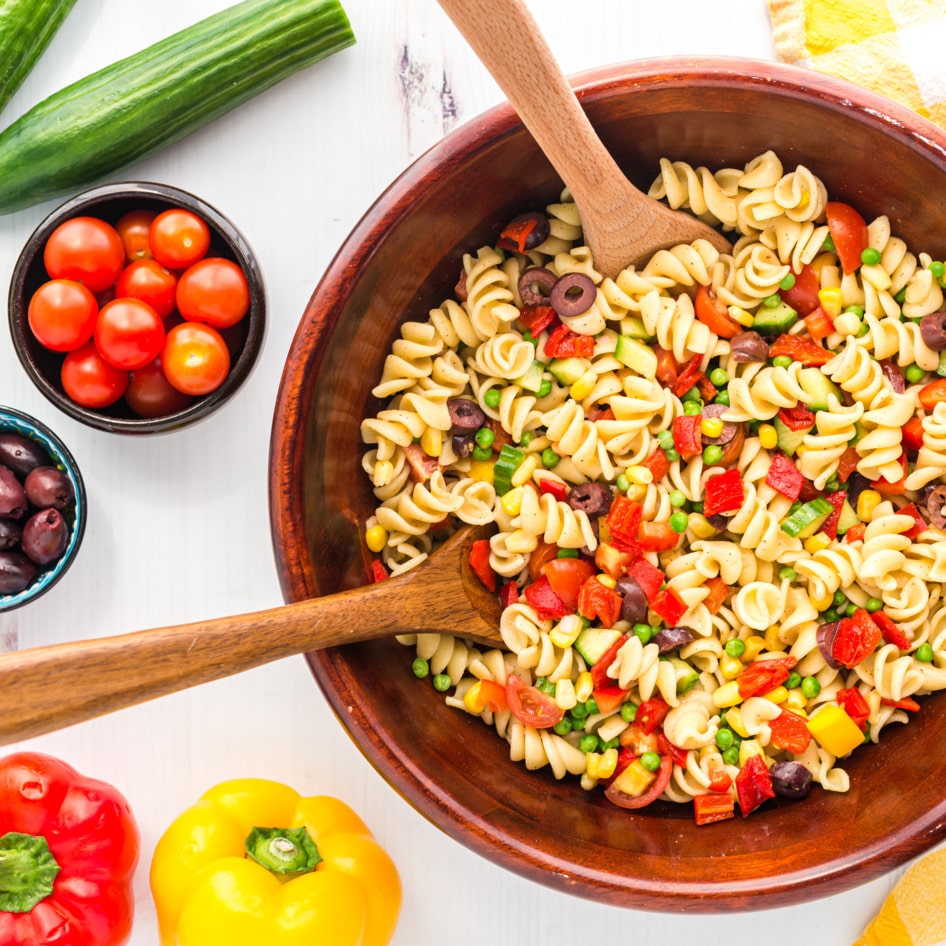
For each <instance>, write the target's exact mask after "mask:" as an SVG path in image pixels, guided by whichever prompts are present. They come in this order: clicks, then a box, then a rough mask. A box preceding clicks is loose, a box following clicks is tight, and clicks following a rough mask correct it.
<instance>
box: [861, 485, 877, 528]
mask: <svg viewBox="0 0 946 946" xmlns="http://www.w3.org/2000/svg"><path fill="white" fill-rule="evenodd" d="M881 499H882V497H881V495H880V493H878V492H877V490H876V489H865V490H864V491H863V492H862V493H861V495H860V496H858V497H857V518H858V519H860V520H861V522H870V519H871V516H873V514H874V510H875V509H876V508H877V507H878V506H879V505H880V502H881Z"/></svg>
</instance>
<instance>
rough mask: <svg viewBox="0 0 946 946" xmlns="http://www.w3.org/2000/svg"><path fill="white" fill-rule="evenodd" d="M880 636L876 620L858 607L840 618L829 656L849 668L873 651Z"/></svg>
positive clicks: (881, 635)
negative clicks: (848, 616) (851, 613)
mask: <svg viewBox="0 0 946 946" xmlns="http://www.w3.org/2000/svg"><path fill="white" fill-rule="evenodd" d="M882 637H883V634H882V633H881V630H880V628H879V627H878V625H877V622H876V621H875V620H874V619H873V618H872V617H871V615H870V614H869V613H868V611H867V610H866V609H865V608H858V609H857V610H856V611H855V612H854V614H853V615H852V616H851V617H850V618H842V620H841V623H840V625H838V632H837V634H835V636H834V644H833V645H832V647H831V656H832V658H834V661H835V663H839V664H840V665H841V666H842V667H847V668H848V670H851V669H853V668H854V667H856V666H857V665H858V664H859V663H860V662H861V661H862V660H863V659H864V658H865V657H867V656H868V655H869V654H872V653H873V652H874V650H875V648H876V647H877V645H878V644H879V643H880V641H881V638H882Z"/></svg>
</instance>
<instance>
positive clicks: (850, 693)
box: [835, 687, 870, 732]
mask: <svg viewBox="0 0 946 946" xmlns="http://www.w3.org/2000/svg"><path fill="white" fill-rule="evenodd" d="M835 700H836V701H837V704H838V706H840V707H841V709H843V710H844V712H845V713H847V715H848V716H850V717H851V719H853V720H854V722H855V723H856V724H857V728H858V729H860V730H861V732H863V731H864V730H865V729H866V728H867V718H868V717H869V716H870V706H868V705H867V700H865V699H864V694H863V693H861V691H860V690H858V688H857V687H849V688H848V689H846V690H838V692H837V693H836V694H835Z"/></svg>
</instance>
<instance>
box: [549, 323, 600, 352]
mask: <svg viewBox="0 0 946 946" xmlns="http://www.w3.org/2000/svg"><path fill="white" fill-rule="evenodd" d="M543 350H544V352H545V354H546V355H547V356H548V357H549V358H590V357H591V356H592V355H593V354H594V352H595V340H594V338H592V336H591V335H579V334H578V333H577V332H573V331H572V330H571V329H570V328H569V327H568V326H567V325H559V326H557V327H556V328H555V330H554V331H553V332H552V333H551V335H549V337H548V338H547V339H546V341H545V348H544V349H543Z"/></svg>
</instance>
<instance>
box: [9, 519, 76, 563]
mask: <svg viewBox="0 0 946 946" xmlns="http://www.w3.org/2000/svg"><path fill="white" fill-rule="evenodd" d="M68 544H69V529H68V528H67V527H66V522H65V520H64V519H63V518H62V516H61V515H60V514H59V511H58V510H56V509H41V510H40V511H39V512H36V513H33V515H32V516H30V518H29V519H27V520H26V522H25V523H24V525H23V535H22V536H21V538H20V548H21V549H23V553H24V554H25V555H26V556H27V557H28V558H30V559H31V560H32V561H34V562H36V564H37V565H48V564H49V563H50V562H54V561H56V559H57V558H59V557H60V556H61V555H62V553H63V552H65V551H66V546H67V545H68Z"/></svg>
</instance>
